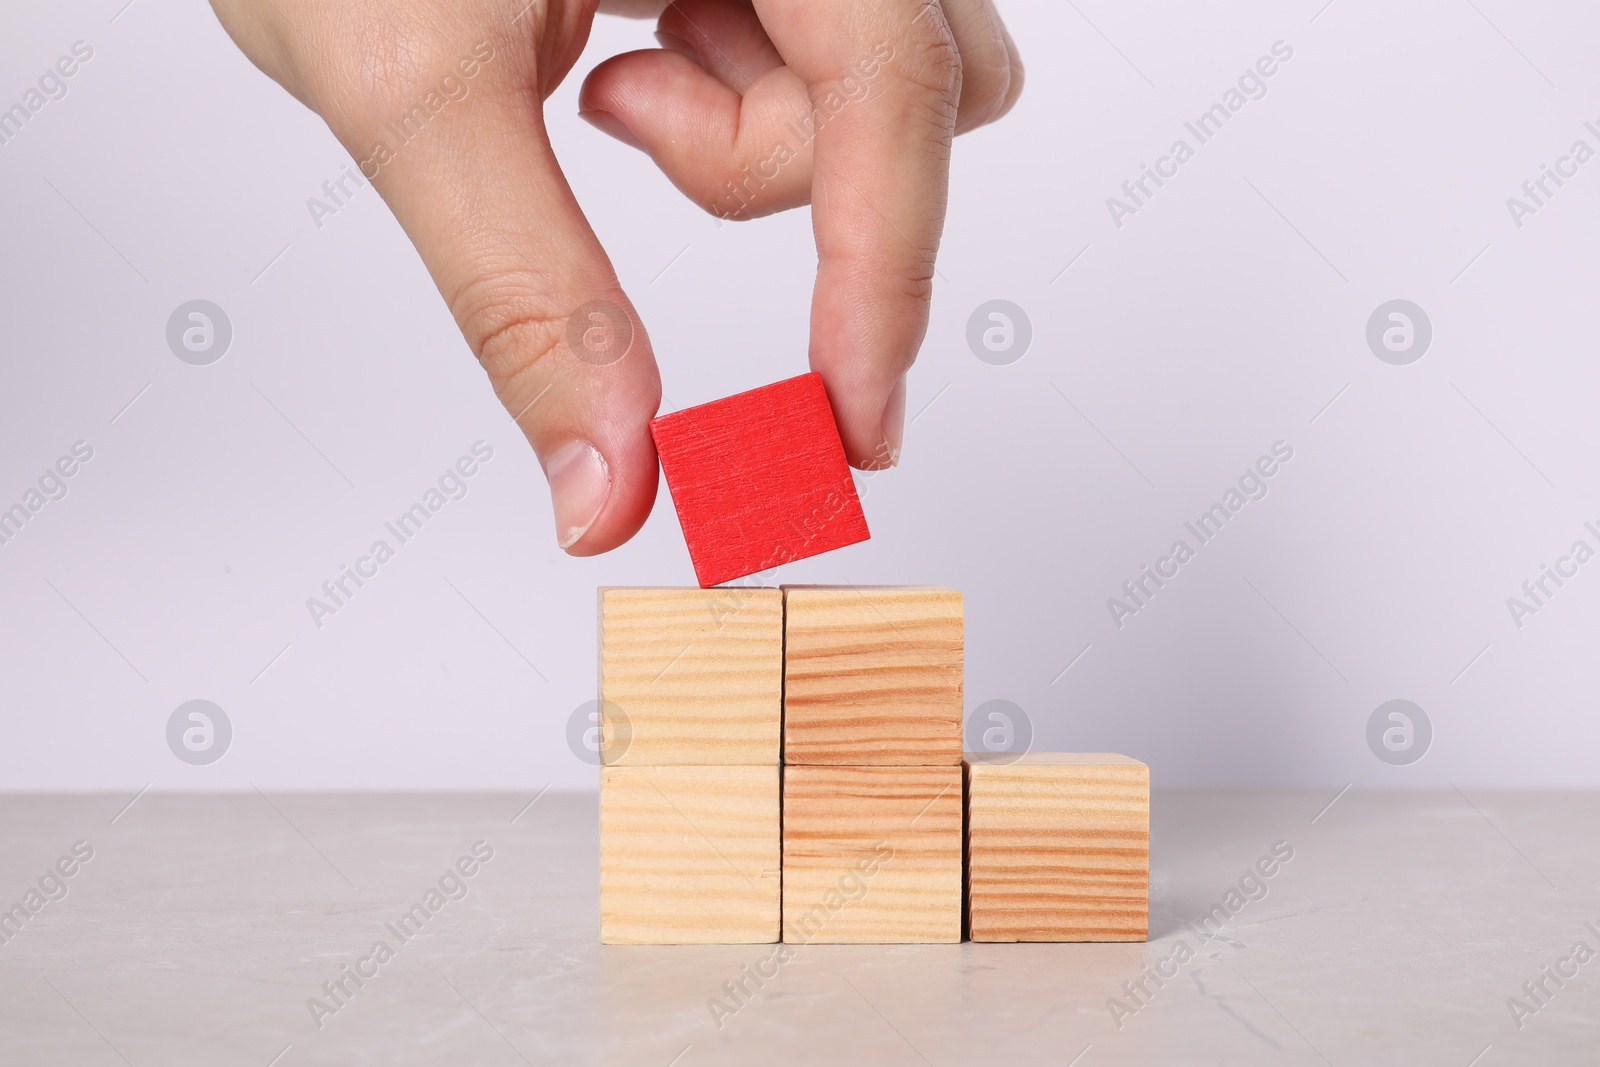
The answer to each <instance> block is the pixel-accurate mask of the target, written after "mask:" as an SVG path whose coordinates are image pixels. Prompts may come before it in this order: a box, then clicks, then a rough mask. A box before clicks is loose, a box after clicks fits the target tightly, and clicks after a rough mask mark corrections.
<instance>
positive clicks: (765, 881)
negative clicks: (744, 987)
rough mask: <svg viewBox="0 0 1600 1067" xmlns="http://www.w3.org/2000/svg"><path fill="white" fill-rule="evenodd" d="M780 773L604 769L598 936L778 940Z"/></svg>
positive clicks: (665, 941)
mask: <svg viewBox="0 0 1600 1067" xmlns="http://www.w3.org/2000/svg"><path fill="white" fill-rule="evenodd" d="M778 773H779V771H778V768H777V767H721V766H717V767H602V768H600V940H601V942H603V943H604V944H608V945H691V944H704V945H733V944H762V943H767V942H774V941H777V940H778V921H779V886H780V883H781V881H782V878H781V872H780V866H779V865H780V863H781V855H780V851H779V821H778Z"/></svg>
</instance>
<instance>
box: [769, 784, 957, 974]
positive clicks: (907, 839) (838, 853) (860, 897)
mask: <svg viewBox="0 0 1600 1067" xmlns="http://www.w3.org/2000/svg"><path fill="white" fill-rule="evenodd" d="M961 792H962V781H961V768H960V767H786V768H784V772H783V938H784V940H785V941H793V942H800V943H806V942H823V943H890V942H956V941H960V940H961Z"/></svg>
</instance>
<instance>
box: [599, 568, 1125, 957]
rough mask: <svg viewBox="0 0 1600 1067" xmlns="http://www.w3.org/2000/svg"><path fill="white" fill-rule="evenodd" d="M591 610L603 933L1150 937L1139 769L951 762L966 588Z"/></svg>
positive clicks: (739, 593) (713, 596)
mask: <svg viewBox="0 0 1600 1067" xmlns="http://www.w3.org/2000/svg"><path fill="white" fill-rule="evenodd" d="M599 607H600V699H601V709H602V712H601V714H602V727H603V731H604V735H605V742H606V744H605V746H604V747H603V749H602V767H601V787H600V935H601V940H602V941H603V942H605V943H608V944H687V943H754V942H773V941H777V940H779V939H780V937H781V939H782V940H784V941H789V942H802V943H803V942H875V943H890V942H922V943H926V942H956V941H960V940H961V938H962V934H963V927H964V925H968V927H969V929H970V934H971V937H972V938H973V940H991V941H1068V940H1072V941H1079V940H1082V941H1089V940H1093V941H1109V940H1142V939H1143V938H1144V937H1145V917H1146V901H1147V899H1148V871H1149V836H1148V835H1149V831H1148V812H1149V776H1148V769H1147V768H1146V767H1145V766H1144V765H1143V764H1141V763H1138V762H1136V761H1134V760H1130V759H1127V758H1126V757H1123V756H1115V755H1107V754H1092V755H1063V754H1055V755H1050V754H1033V755H1027V756H1023V757H1022V758H1020V759H1019V758H1017V757H1015V756H1009V755H996V756H969V757H968V758H967V759H966V760H965V761H964V760H963V754H962V736H961V733H962V725H961V721H962V707H963V693H962V677H963V649H964V633H963V628H964V621H963V605H962V597H961V594H960V593H959V592H957V591H955V590H952V589H946V588H939V587H926V586H916V587H889V588H878V587H856V586H787V587H785V588H783V589H781V590H779V589H728V588H715V589H616V588H613V589H602V590H601V591H600V605H599ZM964 903H965V906H966V911H967V913H968V914H970V924H966V923H964V917H963V905H964Z"/></svg>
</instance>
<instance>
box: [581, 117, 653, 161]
mask: <svg viewBox="0 0 1600 1067" xmlns="http://www.w3.org/2000/svg"><path fill="white" fill-rule="evenodd" d="M578 117H579V118H580V119H582V120H583V121H585V122H587V123H588V124H589V125H591V126H593V127H594V128H595V129H597V130H599V131H600V132H601V133H607V134H610V135H611V136H612V137H615V138H616V139H617V140H619V141H621V142H622V143H623V144H625V145H631V146H633V147H634V148H637V149H638V150H639V151H641V152H643V151H644V142H642V141H640V140H639V138H637V137H635V136H634V135H633V131H632V130H630V129H628V127H626V126H624V125H623V124H622V120H621V119H619V118H617V116H615V115H613V114H612V113H611V112H609V111H580V112H578Z"/></svg>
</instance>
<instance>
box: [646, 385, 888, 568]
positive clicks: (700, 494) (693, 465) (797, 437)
mask: <svg viewBox="0 0 1600 1067" xmlns="http://www.w3.org/2000/svg"><path fill="white" fill-rule="evenodd" d="M650 433H651V435H652V436H653V437H654V438H655V442H656V451H657V453H659V455H660V456H661V470H662V473H664V474H665V475H666V478H667V489H668V491H670V492H671V493H672V503H673V506H674V507H676V508H677V511H678V523H679V525H681V526H682V527H683V539H684V541H685V542H687V544H688V546H689V558H690V560H691V561H693V563H694V573H695V577H696V578H698V579H699V581H700V584H701V585H702V586H713V585H719V584H721V583H723V582H728V581H732V580H733V579H735V578H742V577H744V576H745V575H747V574H755V573H756V572H758V571H764V570H768V569H770V568H772V567H776V566H779V565H780V564H784V563H792V562H793V561H795V560H797V559H804V558H806V557H807V556H815V555H817V554H818V553H819V552H827V551H830V550H831V549H835V548H842V547H844V546H845V545H853V544H855V543H856V542H858V541H865V540H866V539H867V538H868V537H869V536H870V534H868V532H867V520H866V517H865V516H864V515H863V514H862V513H861V501H860V500H859V499H858V498H857V496H856V484H855V480H854V479H853V478H851V476H850V465H849V464H848V463H847V462H846V461H845V455H844V445H843V443H841V442H840V440H839V428H838V426H837V425H835V423H834V421H833V409H832V408H831V407H829V406H828V395H827V393H826V392H825V391H824V390H823V387H822V378H821V376H819V375H817V374H816V373H811V374H802V375H800V376H799V377H798V378H790V379H788V380H787V381H782V382H777V383H775V384H773V385H768V386H763V387H762V388H760V389H752V390H750V391H749V392H746V393H739V394H737V395H736V396H730V397H726V398H724V399H722V400H714V401H712V402H711V403H709V404H701V405H700V406H699V407H692V408H684V409H683V410H681V411H675V412H672V413H671V414H669V415H663V416H661V417H660V418H658V419H655V420H653V421H652V422H651V423H650Z"/></svg>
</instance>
